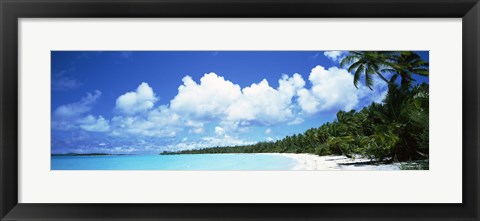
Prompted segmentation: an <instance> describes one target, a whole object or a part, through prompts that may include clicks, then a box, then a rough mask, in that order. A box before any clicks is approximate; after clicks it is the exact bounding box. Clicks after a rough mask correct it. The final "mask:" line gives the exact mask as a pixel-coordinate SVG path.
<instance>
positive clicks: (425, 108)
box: [161, 51, 429, 169]
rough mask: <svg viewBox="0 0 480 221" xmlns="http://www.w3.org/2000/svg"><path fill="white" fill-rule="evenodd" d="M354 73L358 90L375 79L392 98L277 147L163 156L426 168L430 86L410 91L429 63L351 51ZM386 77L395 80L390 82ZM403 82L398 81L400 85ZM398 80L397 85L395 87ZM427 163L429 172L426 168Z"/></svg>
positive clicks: (409, 55)
mask: <svg viewBox="0 0 480 221" xmlns="http://www.w3.org/2000/svg"><path fill="white" fill-rule="evenodd" d="M341 65H342V66H347V67H348V71H350V72H353V73H354V81H353V84H354V85H355V86H356V87H357V86H358V83H359V82H360V79H361V78H362V77H363V79H364V80H365V85H366V86H367V87H369V88H370V89H372V86H373V83H374V81H373V79H372V76H379V77H380V79H382V80H383V81H385V82H387V84H388V93H387V95H386V97H385V99H384V101H383V102H382V103H380V104H378V103H372V104H370V105H369V106H367V107H365V108H363V109H362V110H360V111H358V112H356V111H355V110H352V111H348V112H346V111H339V112H338V113H337V116H336V119H335V120H334V121H333V122H328V123H325V124H323V125H321V126H320V127H318V128H311V129H309V130H307V131H306V132H305V133H303V134H295V135H293V136H287V137H285V138H284V139H281V140H277V141H275V142H259V143H256V144H252V145H245V146H233V147H213V148H205V149H197V150H185V151H179V152H163V153H161V154H207V153H210V154H211V153H273V152H274V153H312V154H317V155H332V154H334V155H345V156H347V157H354V156H356V155H362V156H367V157H368V158H370V159H372V160H375V161H384V162H393V161H412V160H415V161H419V162H422V163H418V164H404V165H403V164H402V167H403V169H424V168H428V154H429V141H428V138H429V134H428V125H429V102H428V99H429V86H428V84H425V83H423V84H419V85H416V86H412V82H413V81H414V78H412V75H413V74H417V75H422V76H428V63H427V62H425V61H423V60H422V59H421V58H420V56H418V55H417V54H416V53H414V52H410V51H404V52H373V51H367V52H363V51H352V52H349V54H348V55H347V56H346V57H345V58H344V59H343V60H342V61H341ZM385 76H391V77H390V79H389V80H388V79H387V78H386V77H385ZM398 78H400V79H398ZM397 79H398V81H399V83H397ZM425 162H426V166H425Z"/></svg>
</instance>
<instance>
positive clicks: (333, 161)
mask: <svg viewBox="0 0 480 221" xmlns="http://www.w3.org/2000/svg"><path fill="white" fill-rule="evenodd" d="M269 154H276V155H282V156H287V157H291V158H293V159H295V160H296V161H297V162H298V163H297V165H296V166H295V167H294V168H292V170H400V163H392V164H379V165H371V164H355V163H365V162H368V161H370V160H369V159H367V158H365V157H360V156H357V157H356V158H355V159H351V158H347V157H345V156H317V155H314V154H294V153H269Z"/></svg>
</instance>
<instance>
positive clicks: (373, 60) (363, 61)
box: [340, 51, 394, 90]
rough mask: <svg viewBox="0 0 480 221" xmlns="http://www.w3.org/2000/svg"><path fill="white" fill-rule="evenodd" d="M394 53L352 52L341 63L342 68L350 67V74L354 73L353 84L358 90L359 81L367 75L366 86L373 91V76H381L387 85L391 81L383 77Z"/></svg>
mask: <svg viewBox="0 0 480 221" xmlns="http://www.w3.org/2000/svg"><path fill="white" fill-rule="evenodd" d="M392 54H394V52H386V51H385V52H378V51H350V52H349V54H348V55H347V56H345V57H344V58H343V59H342V61H341V62H340V66H341V67H345V66H349V67H348V72H352V71H353V72H354V75H353V84H354V85H355V87H356V88H358V81H359V80H360V77H361V76H362V75H365V85H366V86H367V87H368V88H370V90H373V89H372V86H373V78H372V75H377V76H379V77H380V78H381V79H382V80H383V81H385V82H386V83H387V84H390V81H389V80H387V78H385V77H384V76H383V75H382V73H381V72H382V70H383V69H384V68H386V67H387V65H388V64H389V63H388V62H387V61H388V59H389V58H390V57H391V55H392Z"/></svg>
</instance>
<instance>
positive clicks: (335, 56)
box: [323, 51, 344, 62]
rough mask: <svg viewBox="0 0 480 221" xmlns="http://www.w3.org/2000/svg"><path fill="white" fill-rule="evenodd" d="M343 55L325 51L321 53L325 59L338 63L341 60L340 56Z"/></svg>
mask: <svg viewBox="0 0 480 221" xmlns="http://www.w3.org/2000/svg"><path fill="white" fill-rule="evenodd" d="M343 54H344V52H343V51H325V52H323V55H325V56H326V57H327V58H329V59H330V60H332V61H335V62H338V61H340V59H341V58H342V55H343Z"/></svg>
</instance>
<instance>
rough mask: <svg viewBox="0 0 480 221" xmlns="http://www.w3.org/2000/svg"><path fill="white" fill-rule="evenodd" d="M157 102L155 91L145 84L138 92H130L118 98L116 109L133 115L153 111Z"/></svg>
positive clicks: (140, 86)
mask: <svg viewBox="0 0 480 221" xmlns="http://www.w3.org/2000/svg"><path fill="white" fill-rule="evenodd" d="M156 101H157V98H156V96H155V93H154V92H153V89H152V88H151V87H150V86H149V85H148V84H147V83H145V82H143V83H141V84H140V85H139V86H138V88H137V90H136V91H130V92H127V93H125V94H123V95H121V96H120V97H118V98H117V101H116V109H117V110H120V111H121V112H122V113H125V114H130V115H131V114H136V113H140V112H145V111H147V110H150V109H152V108H153V106H154V105H155V102H156Z"/></svg>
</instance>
